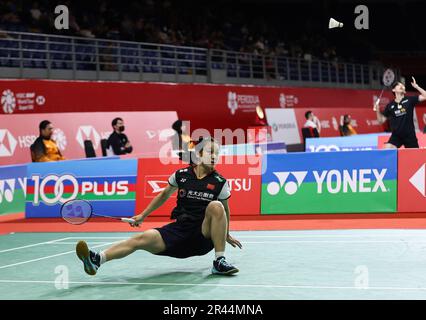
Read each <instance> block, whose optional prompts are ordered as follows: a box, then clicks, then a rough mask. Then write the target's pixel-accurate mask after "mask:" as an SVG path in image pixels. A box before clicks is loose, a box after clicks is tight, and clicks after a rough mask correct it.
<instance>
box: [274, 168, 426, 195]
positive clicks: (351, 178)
mask: <svg viewBox="0 0 426 320" xmlns="http://www.w3.org/2000/svg"><path fill="white" fill-rule="evenodd" d="M386 172H387V169H381V170H378V169H359V170H357V169H353V170H343V171H342V172H340V171H339V170H323V171H312V174H313V177H314V179H315V182H316V185H317V190H316V191H317V194H323V193H325V191H327V192H328V193H330V194H337V193H341V192H343V193H349V192H352V193H358V192H360V193H375V192H378V191H381V192H389V190H388V189H387V188H386V186H385V184H384V177H385V175H386ZM307 174H308V171H292V172H274V175H275V176H276V177H277V179H278V181H279V182H275V181H273V182H270V183H269V184H268V186H267V192H268V193H269V194H270V195H273V196H275V195H277V194H278V193H279V192H280V190H281V189H284V191H285V193H286V194H288V195H294V194H295V193H296V192H297V191H298V190H299V189H300V186H301V185H302V183H303V181H304V180H305V179H306V176H307ZM290 176H292V177H293V178H294V179H295V180H296V181H294V180H293V179H292V180H291V181H288V180H289V177H290ZM372 178H374V180H373V179H372ZM287 181H288V182H287ZM423 190H424V189H423Z"/></svg>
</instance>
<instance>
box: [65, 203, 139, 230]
mask: <svg viewBox="0 0 426 320" xmlns="http://www.w3.org/2000/svg"><path fill="white" fill-rule="evenodd" d="M61 216H62V218H63V219H64V220H65V221H66V222H68V223H71V224H83V223H85V222H87V221H88V220H89V219H90V217H91V216H96V217H103V218H110V219H115V220H120V221H123V222H126V223H130V224H132V225H134V224H135V222H136V221H135V220H134V219H131V218H120V217H110V216H104V215H101V214H97V213H94V212H93V207H92V205H91V204H90V203H89V202H88V201H86V200H80V199H74V200H69V201H67V202H65V203H64V204H63V205H62V207H61Z"/></svg>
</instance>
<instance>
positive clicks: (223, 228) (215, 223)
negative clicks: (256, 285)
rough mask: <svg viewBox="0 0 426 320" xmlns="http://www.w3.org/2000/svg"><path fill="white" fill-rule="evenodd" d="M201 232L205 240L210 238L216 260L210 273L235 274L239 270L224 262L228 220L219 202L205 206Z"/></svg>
mask: <svg viewBox="0 0 426 320" xmlns="http://www.w3.org/2000/svg"><path fill="white" fill-rule="evenodd" d="M201 232H202V234H203V236H204V237H205V238H210V239H211V240H212V242H213V244H214V250H215V255H216V259H215V261H213V268H212V273H214V274H233V273H237V272H238V271H239V270H238V269H237V268H236V267H234V266H232V265H231V264H229V263H228V262H227V261H226V260H225V245H226V237H227V234H228V219H227V217H226V213H225V208H224V207H223V204H222V203H221V202H220V201H212V202H210V203H209V205H208V206H207V208H206V215H205V218H204V221H203V224H202V226H201Z"/></svg>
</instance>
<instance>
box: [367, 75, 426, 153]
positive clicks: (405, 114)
mask: <svg viewBox="0 0 426 320" xmlns="http://www.w3.org/2000/svg"><path fill="white" fill-rule="evenodd" d="M412 79H413V82H412V83H411V85H412V86H413V88H414V89H416V90H417V91H419V92H420V95H419V96H411V97H406V96H405V94H406V91H405V86H404V84H403V83H401V82H396V83H394V84H393V85H392V92H393V94H394V95H395V99H394V100H393V101H391V102H390V103H389V104H388V105H387V106H386V108H385V110H384V111H383V112H380V110H379V108H378V107H376V106H375V107H374V110H375V111H376V113H377V120H378V121H379V122H380V123H384V122H385V121H386V119H387V118H388V119H389V122H390V127H391V131H392V134H391V137H390V138H389V141H388V143H387V144H386V145H385V148H400V147H401V146H404V147H405V148H418V147H419V143H418V141H417V137H416V130H415V127H414V119H413V118H414V107H415V106H416V104H418V103H419V102H422V101H425V100H426V91H425V90H423V89H422V88H420V86H419V85H418V84H417V83H416V80H415V79H414V77H413V78H412Z"/></svg>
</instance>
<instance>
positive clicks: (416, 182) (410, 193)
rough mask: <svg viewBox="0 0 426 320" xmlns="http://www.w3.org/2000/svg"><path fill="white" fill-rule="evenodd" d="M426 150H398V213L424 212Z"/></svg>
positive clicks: (425, 206) (425, 209)
mask: <svg viewBox="0 0 426 320" xmlns="http://www.w3.org/2000/svg"><path fill="white" fill-rule="evenodd" d="M425 186H426V149H421V150H419V149H405V150H398V211H399V212H426V188H425Z"/></svg>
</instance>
